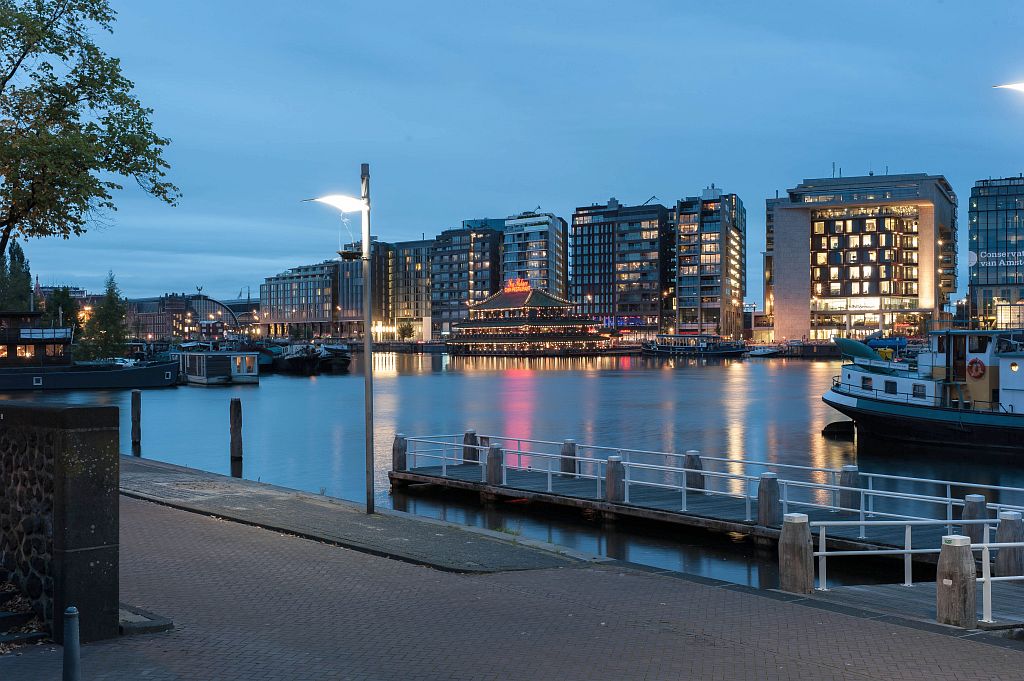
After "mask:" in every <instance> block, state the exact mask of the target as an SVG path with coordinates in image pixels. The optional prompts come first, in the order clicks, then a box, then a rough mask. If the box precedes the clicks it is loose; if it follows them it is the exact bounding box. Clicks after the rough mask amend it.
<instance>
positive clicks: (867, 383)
mask: <svg viewBox="0 0 1024 681" xmlns="http://www.w3.org/2000/svg"><path fill="white" fill-rule="evenodd" d="M860 388H861V390H873V389H874V388H872V387H871V377H870V376H861V377H860Z"/></svg>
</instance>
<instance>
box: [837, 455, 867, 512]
mask: <svg viewBox="0 0 1024 681" xmlns="http://www.w3.org/2000/svg"><path fill="white" fill-rule="evenodd" d="M839 486H840V487H850V488H854V487H860V472H859V471H858V469H857V467H856V466H843V468H842V470H841V471H840V473H839ZM859 504H860V492H857V491H856V490H854V489H848V490H847V489H842V490H839V505H840V506H842V507H843V508H861V510H863V507H861V506H859Z"/></svg>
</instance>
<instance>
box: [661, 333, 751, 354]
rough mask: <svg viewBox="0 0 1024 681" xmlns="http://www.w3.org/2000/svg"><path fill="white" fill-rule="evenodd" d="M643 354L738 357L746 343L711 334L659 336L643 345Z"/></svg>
mask: <svg viewBox="0 0 1024 681" xmlns="http://www.w3.org/2000/svg"><path fill="white" fill-rule="evenodd" d="M643 352H644V354H650V355H668V356H673V357H679V356H682V357H740V356H741V355H743V354H744V353H746V352H747V346H746V343H744V342H743V341H734V340H728V339H725V338H722V337H721V336H715V335H712V334H694V335H681V334H660V335H658V336H655V337H654V340H653V341H646V342H644V344H643Z"/></svg>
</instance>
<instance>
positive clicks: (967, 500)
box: [960, 494, 988, 544]
mask: <svg viewBox="0 0 1024 681" xmlns="http://www.w3.org/2000/svg"><path fill="white" fill-rule="evenodd" d="M960 517H961V518H962V519H964V520H981V519H983V518H988V508H986V506H985V497H984V495H981V494H968V495H967V496H965V497H964V513H963V515H962V516H960ZM960 530H961V533H962V534H965V535H967V536H968V537H970V538H971V543H972V544H980V543H981V542H982V539H983V538H984V536H985V526H984V525H982V524H981V523H972V524H970V525H963V526H962V527H961V528H960Z"/></svg>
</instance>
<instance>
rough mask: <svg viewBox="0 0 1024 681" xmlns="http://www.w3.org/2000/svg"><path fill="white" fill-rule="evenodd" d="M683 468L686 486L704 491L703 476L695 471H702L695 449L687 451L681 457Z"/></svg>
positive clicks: (701, 464)
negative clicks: (684, 469)
mask: <svg viewBox="0 0 1024 681" xmlns="http://www.w3.org/2000/svg"><path fill="white" fill-rule="evenodd" d="M683 468H688V469H690V470H688V471H686V486H687V487H688V488H690V489H691V490H693V489H706V488H705V487H704V474H703V473H698V472H697V471H702V470H704V464H703V463H702V462H701V460H700V452H699V451H697V450H696V449H687V450H686V454H685V455H684V456H683Z"/></svg>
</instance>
